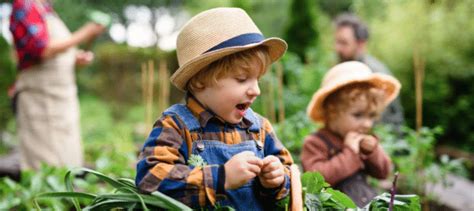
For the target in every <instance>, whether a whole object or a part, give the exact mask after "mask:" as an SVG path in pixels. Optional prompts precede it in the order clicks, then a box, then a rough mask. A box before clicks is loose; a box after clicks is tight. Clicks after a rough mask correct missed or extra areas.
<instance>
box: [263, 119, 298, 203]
mask: <svg viewBox="0 0 474 211" xmlns="http://www.w3.org/2000/svg"><path fill="white" fill-rule="evenodd" d="M262 126H263V131H262V132H263V134H262V136H263V137H265V138H264V152H265V156H268V155H273V156H276V157H278V158H279V159H280V161H281V163H282V164H283V166H284V167H285V181H284V182H283V184H282V185H281V186H280V187H279V188H276V189H266V188H263V187H262V188H263V190H262V191H261V194H262V195H263V196H264V197H272V198H273V199H275V200H280V199H283V198H285V197H286V196H287V195H288V194H289V192H290V185H291V182H290V166H291V164H293V158H292V157H291V154H290V152H289V151H288V150H287V149H286V148H285V147H284V146H283V144H282V143H281V141H280V140H279V139H278V138H277V136H276V134H275V132H274V130H273V127H272V125H271V123H270V122H269V121H268V120H267V119H264V121H263V125H262Z"/></svg>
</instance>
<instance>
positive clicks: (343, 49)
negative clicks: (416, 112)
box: [335, 13, 405, 131]
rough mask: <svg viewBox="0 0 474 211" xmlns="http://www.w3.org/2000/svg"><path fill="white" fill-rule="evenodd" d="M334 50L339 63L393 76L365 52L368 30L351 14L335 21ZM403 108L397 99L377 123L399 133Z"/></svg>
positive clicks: (402, 118) (346, 14)
mask: <svg viewBox="0 0 474 211" xmlns="http://www.w3.org/2000/svg"><path fill="white" fill-rule="evenodd" d="M335 25H336V31H335V50H336V53H337V55H338V57H339V62H340V63H342V62H346V61H359V62H362V63H364V64H366V65H367V66H369V68H370V69H371V70H372V71H373V72H374V73H383V74H387V75H391V76H393V74H392V72H390V70H389V69H388V68H387V67H386V66H385V65H384V64H383V63H382V62H380V61H379V60H377V59H376V58H375V57H373V56H371V55H369V54H368V52H367V42H368V39H369V30H368V28H367V25H366V24H365V23H363V22H362V21H361V20H360V19H359V18H358V17H357V16H355V15H353V14H348V13H345V14H341V15H339V16H338V17H337V18H336V20H335ZM404 121H405V120H404V115H403V107H402V105H401V102H400V97H397V98H396V99H395V100H394V101H393V102H392V103H391V104H390V105H389V106H388V107H387V108H386V109H385V110H384V112H383V113H382V117H381V118H380V120H379V122H381V123H384V124H388V125H391V126H393V127H394V129H395V130H397V131H399V130H400V127H401V125H402V124H403V123H404Z"/></svg>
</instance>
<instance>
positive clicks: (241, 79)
mask: <svg viewBox="0 0 474 211" xmlns="http://www.w3.org/2000/svg"><path fill="white" fill-rule="evenodd" d="M235 79H236V80H237V81H238V82H240V83H243V82H245V81H246V80H247V77H237V78H235Z"/></svg>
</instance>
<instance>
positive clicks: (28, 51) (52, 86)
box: [10, 0, 104, 170]
mask: <svg viewBox="0 0 474 211" xmlns="http://www.w3.org/2000/svg"><path fill="white" fill-rule="evenodd" d="M12 6H13V8H12V14H11V18H10V30H11V32H12V34H13V40H14V43H15V50H16V53H17V57H18V77H17V80H16V83H15V89H14V91H13V94H14V96H15V98H16V99H17V100H16V102H17V104H16V111H17V116H16V118H17V132H18V138H19V141H20V144H19V149H20V167H21V169H22V170H23V169H39V168H40V165H41V163H46V164H49V165H54V166H82V164H83V151H82V144H81V138H80V129H79V102H78V97H77V86H76V79H75V73H74V70H75V66H76V65H87V64H89V63H91V61H92V60H93V54H92V52H89V51H81V50H77V49H76V47H75V46H77V45H78V44H80V43H84V42H87V41H91V40H93V39H94V38H95V37H96V36H98V35H99V34H100V33H101V32H103V31H104V26H102V25H99V24H96V23H87V24H85V25H84V26H82V27H81V28H80V29H79V30H77V31H75V32H74V33H71V32H70V31H69V30H68V28H67V27H66V25H65V24H64V23H63V22H62V21H61V19H60V18H59V16H58V15H57V14H56V12H55V11H54V9H53V7H52V3H51V2H50V1H48V0H15V1H14V2H13V5H12Z"/></svg>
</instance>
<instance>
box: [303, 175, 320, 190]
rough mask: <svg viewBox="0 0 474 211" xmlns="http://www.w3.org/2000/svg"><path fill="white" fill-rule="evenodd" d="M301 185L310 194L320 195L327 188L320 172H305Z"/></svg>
mask: <svg viewBox="0 0 474 211" xmlns="http://www.w3.org/2000/svg"><path fill="white" fill-rule="evenodd" d="M301 184H302V185H303V186H304V187H306V191H307V192H308V193H319V192H321V190H322V189H323V187H324V186H325V182H324V177H323V176H322V175H321V174H320V173H319V172H305V173H304V174H303V175H301Z"/></svg>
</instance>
